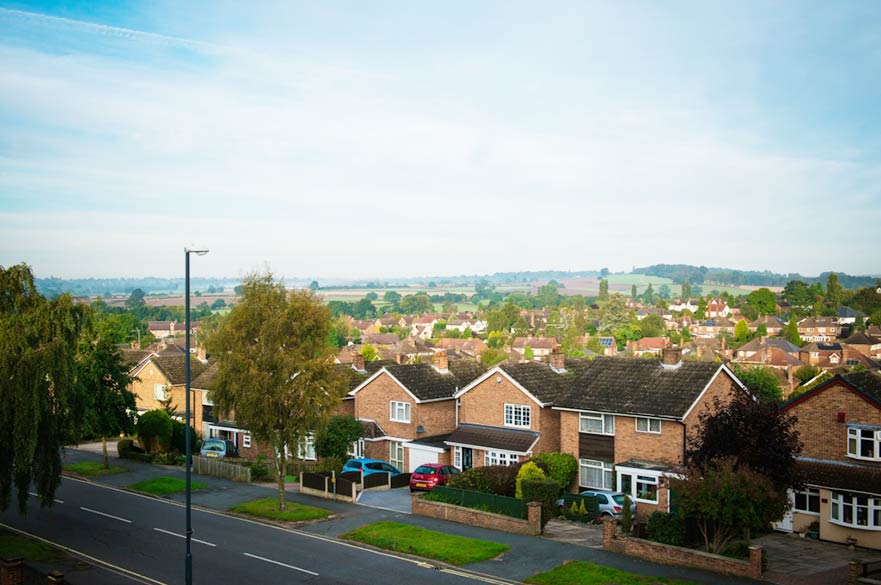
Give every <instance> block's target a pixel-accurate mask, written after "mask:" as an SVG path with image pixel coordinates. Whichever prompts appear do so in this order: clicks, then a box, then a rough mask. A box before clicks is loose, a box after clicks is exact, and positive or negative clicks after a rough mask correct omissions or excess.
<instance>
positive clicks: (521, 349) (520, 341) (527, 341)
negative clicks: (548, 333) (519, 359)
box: [511, 337, 560, 358]
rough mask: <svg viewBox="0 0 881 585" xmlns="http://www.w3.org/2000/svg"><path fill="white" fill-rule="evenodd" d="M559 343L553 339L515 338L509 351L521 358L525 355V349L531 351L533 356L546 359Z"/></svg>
mask: <svg viewBox="0 0 881 585" xmlns="http://www.w3.org/2000/svg"><path fill="white" fill-rule="evenodd" d="M559 344H560V343H559V342H558V341H557V340H556V339H555V338H553V337H517V338H515V339H514V343H513V344H511V349H512V350H514V351H516V352H517V353H519V354H520V355H521V356H523V355H525V354H526V348H527V347H528V348H530V349H531V350H532V354H533V356H535V357H537V358H540V357H547V356H549V355H551V352H552V351H553V350H554V348H555V347H557V346H558V345H559Z"/></svg>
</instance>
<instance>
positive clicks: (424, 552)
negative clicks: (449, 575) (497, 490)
mask: <svg viewBox="0 0 881 585" xmlns="http://www.w3.org/2000/svg"><path fill="white" fill-rule="evenodd" d="M342 538H348V539H349V540H357V541H358V542H363V543H364V544H370V545H372V546H376V547H379V548H384V549H386V550H393V551H397V552H403V553H409V554H414V555H417V556H420V557H426V558H429V559H435V560H438V561H443V562H445V563H450V564H453V565H467V564H469V563H477V562H480V561H485V560H487V559H491V558H494V557H497V556H499V555H500V554H502V553H503V552H505V551H507V550H509V549H510V548H511V547H510V546H508V545H506V544H499V543H497V542H490V541H487V540H478V539H476V538H466V537H464V536H454V535H452V534H444V533H443V532H436V531H434V530H426V529H425V528H419V527H418V526H410V525H409V524H401V523H399V522H375V523H374V524H368V525H367V526H362V527H360V528H357V529H355V530H353V531H351V532H348V533H346V534H343V535H342Z"/></svg>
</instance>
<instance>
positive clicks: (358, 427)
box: [315, 416, 364, 459]
mask: <svg viewBox="0 0 881 585" xmlns="http://www.w3.org/2000/svg"><path fill="white" fill-rule="evenodd" d="M363 435H364V426H363V425H362V424H361V423H360V422H358V420H357V419H356V418H355V417H353V416H335V417H333V418H332V419H330V422H329V423H327V426H326V427H324V428H323V429H322V430H321V431H320V432H319V433H318V435H317V436H316V437H315V451H316V453H318V456H319V457H336V458H338V459H345V458H346V454H347V453H348V452H349V449H350V448H351V446H352V443H354V442H355V441H357V440H358V439H360V438H361V437H362V436H363Z"/></svg>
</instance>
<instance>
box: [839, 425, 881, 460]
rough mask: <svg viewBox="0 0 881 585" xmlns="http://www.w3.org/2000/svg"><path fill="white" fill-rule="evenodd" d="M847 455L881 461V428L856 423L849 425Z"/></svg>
mask: <svg viewBox="0 0 881 585" xmlns="http://www.w3.org/2000/svg"><path fill="white" fill-rule="evenodd" d="M847 456H848V457H853V458H854V459H869V460H871V461H881V428H878V427H869V426H856V425H855V426H850V427H848V428H847Z"/></svg>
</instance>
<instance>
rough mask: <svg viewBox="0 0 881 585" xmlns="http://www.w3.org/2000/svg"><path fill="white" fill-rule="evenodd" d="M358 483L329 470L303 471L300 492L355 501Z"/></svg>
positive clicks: (356, 499)
mask: <svg viewBox="0 0 881 585" xmlns="http://www.w3.org/2000/svg"><path fill="white" fill-rule="evenodd" d="M357 486H358V484H357V483H355V482H353V481H350V480H348V479H346V478H344V477H340V476H339V475H336V474H332V473H329V472H323V473H304V474H303V476H302V477H301V478H300V493H301V494H308V495H310V496H319V497H321V498H327V499H331V500H342V501H344V502H352V503H355V502H356V501H358V489H357Z"/></svg>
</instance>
